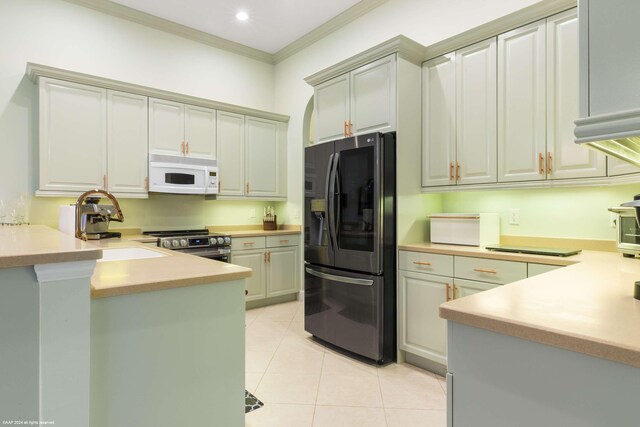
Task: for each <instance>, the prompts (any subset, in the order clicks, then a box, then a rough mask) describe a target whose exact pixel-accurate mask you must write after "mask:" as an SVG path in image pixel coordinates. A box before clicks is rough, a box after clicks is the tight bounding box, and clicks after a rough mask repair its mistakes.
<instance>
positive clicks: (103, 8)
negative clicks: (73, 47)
mask: <svg viewBox="0 0 640 427" xmlns="http://www.w3.org/2000/svg"><path fill="white" fill-rule="evenodd" d="M64 1H66V2H68V3H73V4H77V5H80V6H84V7H87V8H89V9H93V10H97V11H99V12H102V13H106V14H108V15H111V16H115V17H116V18H121V19H125V20H127V21H131V22H135V23H137V24H141V25H145V26H147V27H150V28H155V29H156V30H160V31H165V32H167V33H171V34H175V35H177V36H180V37H184V38H186V39H189V40H193V41H196V42H199V43H203V44H206V45H208V46H212V47H215V48H217V49H222V50H226V51H228V52H232V53H235V54H238V55H243V56H246V57H248V58H252V59H256V60H258V61H262V62H266V63H268V64H277V63H278V62H280V61H283V60H284V59H286V58H288V57H290V56H291V55H294V54H296V53H298V52H300V51H301V50H303V49H304V48H306V47H307V46H309V45H311V44H313V43H315V42H317V41H318V40H320V39H322V38H323V37H326V36H327V35H329V34H331V33H333V32H334V31H337V30H339V29H340V28H342V27H344V26H345V25H347V24H349V23H350V22H352V21H354V20H356V19H358V18H359V17H361V16H362V15H365V14H366V13H368V12H369V11H371V10H373V9H375V8H376V7H378V6H380V5H381V4H383V3H385V2H387V1H388V0H361V1H360V2H359V3H357V4H355V5H353V6H351V7H350V8H349V9H347V10H345V11H344V12H342V13H340V14H339V15H337V16H335V17H333V18H332V19H330V20H329V21H327V22H325V23H324V24H322V25H320V26H319V27H318V28H316V29H314V30H312V31H310V32H308V33H307V34H305V35H303V36H302V37H300V38H299V39H297V40H296V41H294V42H292V43H290V44H289V45H287V46H285V47H284V48H282V49H280V50H279V51H278V52H276V53H274V54H271V53H268V52H265V51H263V50H260V49H255V48H252V47H249V46H246V45H243V44H241V43H237V42H234V41H231V40H227V39H224V38H222V37H218V36H214V35H213V34H209V33H205V32H204V31H200V30H196V29H194V28H191V27H187V26H185V25H181V24H178V23H175V22H172V21H169V20H166V19H163V18H160V17H157V16H154V15H151V14H148V13H145V12H142V11H139V10H136V9H132V8H130V7H127V6H124V5H121V4H118V3H113V2H111V1H109V0H64Z"/></svg>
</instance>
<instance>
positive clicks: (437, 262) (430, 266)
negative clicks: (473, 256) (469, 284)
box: [398, 251, 453, 276]
mask: <svg viewBox="0 0 640 427" xmlns="http://www.w3.org/2000/svg"><path fill="white" fill-rule="evenodd" d="M398 269H400V270H407V271H416V272H418V273H429V274H438V275H440V276H453V256H451V255H440V254H429V253H424V252H409V251H400V255H399V257H398Z"/></svg>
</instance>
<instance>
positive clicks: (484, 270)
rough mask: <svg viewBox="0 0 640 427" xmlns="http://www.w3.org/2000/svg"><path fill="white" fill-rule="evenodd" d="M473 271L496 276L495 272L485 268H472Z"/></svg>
mask: <svg viewBox="0 0 640 427" xmlns="http://www.w3.org/2000/svg"><path fill="white" fill-rule="evenodd" d="M473 271H477V272H478V273H491V274H498V272H497V271H495V270H488V269H486V268H474V269H473Z"/></svg>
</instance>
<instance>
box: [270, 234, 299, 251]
mask: <svg viewBox="0 0 640 427" xmlns="http://www.w3.org/2000/svg"><path fill="white" fill-rule="evenodd" d="M299 243H300V236H299V235H297V234H282V235H278V236H267V247H268V248H277V247H280V246H298V244H299Z"/></svg>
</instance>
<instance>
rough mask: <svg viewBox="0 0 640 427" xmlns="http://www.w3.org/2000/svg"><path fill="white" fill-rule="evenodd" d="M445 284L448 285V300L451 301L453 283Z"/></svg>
mask: <svg viewBox="0 0 640 427" xmlns="http://www.w3.org/2000/svg"><path fill="white" fill-rule="evenodd" d="M445 286H446V287H447V302H449V301H451V285H449V284H448V283H445Z"/></svg>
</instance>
